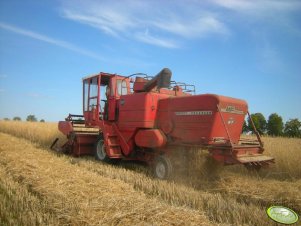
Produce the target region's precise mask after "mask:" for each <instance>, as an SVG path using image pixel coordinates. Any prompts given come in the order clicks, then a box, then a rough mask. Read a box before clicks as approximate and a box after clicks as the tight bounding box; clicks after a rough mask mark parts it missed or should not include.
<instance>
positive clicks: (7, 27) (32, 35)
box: [0, 22, 104, 61]
mask: <svg viewBox="0 0 301 226" xmlns="http://www.w3.org/2000/svg"><path fill="white" fill-rule="evenodd" d="M0 28H2V29H5V30H8V31H12V32H15V33H17V34H20V35H24V36H27V37H30V38H33V39H37V40H40V41H43V42H47V43H50V44H52V45H56V46H59V47H62V48H64V49H68V50H71V51H73V52H77V53H79V54H82V55H85V56H88V57H91V58H94V59H97V60H101V61H104V59H103V58H102V57H101V56H99V55H97V54H95V53H93V52H90V51H88V50H85V49H82V48H80V47H77V46H75V45H73V44H71V43H69V42H65V41H62V40H58V39H54V38H50V37H48V36H46V35H42V34H39V33H36V32H33V31H30V30H26V29H23V28H19V27H16V26H12V25H9V24H6V23H2V22H0Z"/></svg>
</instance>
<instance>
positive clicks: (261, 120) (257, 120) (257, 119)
mask: <svg viewBox="0 0 301 226" xmlns="http://www.w3.org/2000/svg"><path fill="white" fill-rule="evenodd" d="M251 118H252V120H253V122H254V125H255V127H256V130H257V131H258V133H259V134H261V135H262V134H264V133H265V131H266V125H267V122H266V120H265V117H264V116H263V114H261V113H255V114H251ZM248 129H249V131H253V132H254V129H253V126H252V122H251V120H250V119H249V118H248Z"/></svg>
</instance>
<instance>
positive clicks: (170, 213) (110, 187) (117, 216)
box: [0, 134, 211, 225]
mask: <svg viewBox="0 0 301 226" xmlns="http://www.w3.org/2000/svg"><path fill="white" fill-rule="evenodd" d="M0 140H1V144H0V151H1V159H0V165H1V168H2V169H3V168H4V169H5V172H6V173H7V174H9V175H11V176H12V177H13V178H14V180H15V181H20V183H21V184H22V185H23V186H24V187H27V188H28V190H29V191H30V193H32V194H34V196H35V197H37V198H39V199H41V200H43V202H47V203H48V205H49V206H48V208H49V211H50V212H52V213H54V214H55V216H56V218H57V220H59V221H60V222H61V223H62V224H66V223H67V224H72V225H98V224H100V225H104V224H105V225H106V224H107V225H111V224H114V225H134V224H135V225H137V224H156V225H158V224H160V225H185V224H191V225H211V223H210V222H209V220H208V219H207V218H206V217H205V216H204V215H203V214H202V213H201V212H200V211H194V210H191V209H189V208H179V207H173V206H170V205H167V204H164V203H162V202H160V201H159V200H157V199H151V198H148V197H146V196H145V195H144V194H143V193H141V192H137V191H135V190H134V188H133V187H132V186H131V185H129V184H126V183H124V182H122V181H120V180H118V179H109V178H106V177H103V176H100V175H98V174H96V173H93V172H91V171H87V170H85V169H83V168H81V167H78V166H77V165H74V164H70V161H69V159H68V158H58V157H57V156H56V155H54V154H52V153H49V152H46V151H43V150H41V149H38V148H34V147H33V145H32V144H31V143H30V142H27V141H25V140H20V139H17V138H15V137H11V136H9V135H5V134H0ZM2 172H3V170H2ZM19 223H20V224H22V223H23V222H19ZM33 223H34V222H33Z"/></svg>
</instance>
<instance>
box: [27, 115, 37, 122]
mask: <svg viewBox="0 0 301 226" xmlns="http://www.w3.org/2000/svg"><path fill="white" fill-rule="evenodd" d="M26 121H28V122H36V121H38V119H37V118H36V116H34V115H28V116H27V118H26Z"/></svg>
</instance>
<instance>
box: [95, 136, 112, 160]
mask: <svg viewBox="0 0 301 226" xmlns="http://www.w3.org/2000/svg"><path fill="white" fill-rule="evenodd" d="M94 156H95V159H96V160H99V161H102V162H107V163H109V162H110V158H109V156H108V155H107V152H106V146H105V143H104V140H103V138H99V139H98V140H97V142H96V143H95V147H94Z"/></svg>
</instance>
